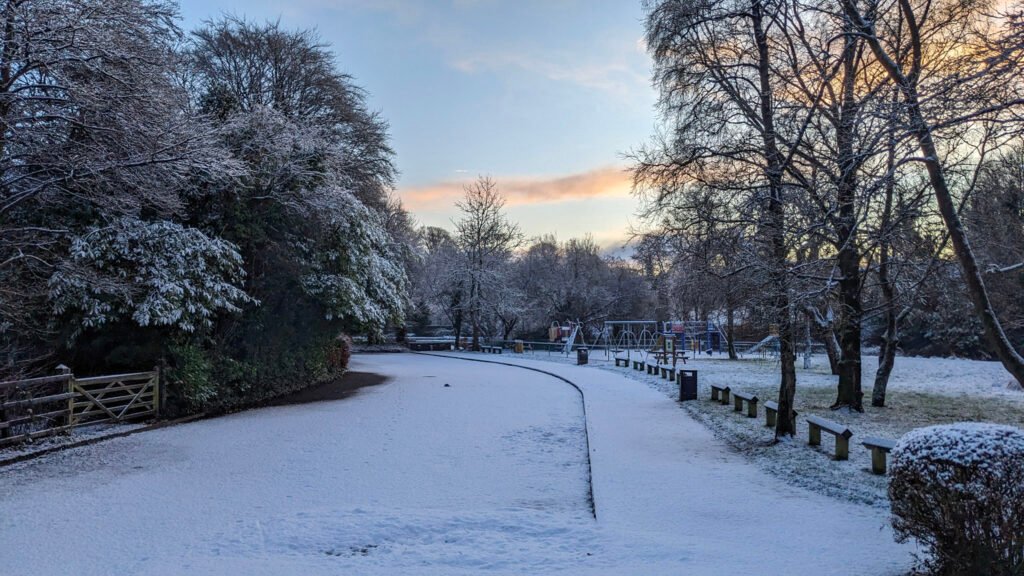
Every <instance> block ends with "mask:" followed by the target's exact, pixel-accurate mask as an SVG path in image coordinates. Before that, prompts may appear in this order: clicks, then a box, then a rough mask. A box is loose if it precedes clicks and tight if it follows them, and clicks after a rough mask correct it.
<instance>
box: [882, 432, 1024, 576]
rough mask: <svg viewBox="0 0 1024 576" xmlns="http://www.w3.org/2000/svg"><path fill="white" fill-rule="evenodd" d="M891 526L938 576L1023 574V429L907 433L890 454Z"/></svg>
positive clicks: (898, 537) (1007, 575) (900, 538)
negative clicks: (923, 552) (920, 550)
mask: <svg viewBox="0 0 1024 576" xmlns="http://www.w3.org/2000/svg"><path fill="white" fill-rule="evenodd" d="M889 499H890V500H891V502H892V513H893V519H892V522H893V527H894V528H895V531H896V537H897V539H899V540H900V541H906V540H907V539H909V538H914V539H916V540H917V541H918V542H920V543H921V544H922V545H923V546H924V547H925V548H926V549H927V550H928V551H929V552H930V558H929V559H928V560H926V561H925V565H926V567H927V568H928V569H930V570H932V571H933V572H934V573H936V574H942V575H954V574H956V575H960V574H979V575H980V574H984V575H987V576H1004V575H1005V576H1010V575H1015V576H1019V575H1021V574H1024V430H1021V429H1019V428H1015V427H1012V426H1001V425H995V424H980V423H961V424H951V425H942V426H930V427H927V428H920V429H917V430H914V431H912V432H909V433H908V434H906V435H905V436H903V438H901V439H900V441H899V442H898V443H897V444H896V447H895V449H894V450H893V452H892V467H891V472H890V478H889Z"/></svg>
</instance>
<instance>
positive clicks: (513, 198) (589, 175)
mask: <svg viewBox="0 0 1024 576" xmlns="http://www.w3.org/2000/svg"><path fill="white" fill-rule="evenodd" d="M474 180H475V178H467V179H465V180H457V181H449V182H441V183H439V184H434V185H430V186H417V187H411V188H404V189H401V190H399V195H400V196H401V197H402V202H403V203H404V204H405V207H406V208H408V209H410V210H412V211H413V212H415V211H417V210H423V209H438V208H440V207H441V206H443V205H448V206H450V205H454V204H455V202H456V201H458V200H459V199H460V198H462V195H463V186H465V185H467V184H471V183H472V182H473V181H474ZM494 180H495V181H496V182H497V183H498V190H500V191H501V194H502V195H503V196H504V197H505V199H506V201H507V204H506V205H507V206H521V205H526V204H540V203H545V202H559V201H564V200H579V199H585V198H596V197H620V198H626V197H629V195H630V188H631V186H632V179H631V176H630V174H629V173H628V172H627V171H626V170H624V169H622V168H598V169H596V170H591V171H588V172H582V173H578V174H570V175H567V176H556V177H552V178H527V177H508V178H502V177H495V178H494Z"/></svg>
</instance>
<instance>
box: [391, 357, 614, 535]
mask: <svg viewBox="0 0 1024 576" xmlns="http://www.w3.org/2000/svg"><path fill="white" fill-rule="evenodd" d="M411 353H412V354H419V355H421V356H434V357H435V358H447V359H450V360H465V361H467V362H482V363H484V364H498V365H501V366H509V367H512V368H520V369H522V370H530V371H533V372H539V373H541V374H544V375H545V376H550V377H552V378H554V379H556V380H560V381H562V382H565V383H566V384H568V385H569V386H572V387H573V388H575V389H576V391H577V392H579V394H580V405H581V406H582V407H583V440H584V442H585V444H586V447H587V492H588V497H587V501H588V502H589V504H590V515H591V516H593V517H594V520H597V500H596V499H595V498H594V466H593V463H592V461H593V458H592V457H591V448H590V419H589V418H588V417H587V396H586V394H584V393H583V389H582V388H580V387H579V386H578V385H577V384H576V383H575V382H573V381H572V380H569V379H568V378H566V377H564V376H561V375H559V374H555V373H554V372H548V371H547V370H542V369H540V368H535V367H533V366H523V365H521V364H513V363H511V362H501V361H499V360H489V359H486V358H467V357H465V356H450V355H447V354H438V353H435V352H419V351H411Z"/></svg>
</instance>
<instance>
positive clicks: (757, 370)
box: [526, 351, 1024, 508]
mask: <svg viewBox="0 0 1024 576" xmlns="http://www.w3.org/2000/svg"><path fill="white" fill-rule="evenodd" d="M633 354H634V358H636V353H635V352H634V353H633ZM526 356H528V357H532V358H536V359H539V360H544V361H547V362H555V363H559V364H563V365H569V364H574V363H575V360H576V359H575V356H571V357H569V356H565V355H562V354H559V353H557V352H552V353H548V352H536V353H533V354H532V355H531V354H527V355H526ZM802 366H803V358H802V357H801V358H798V360H797V393H796V409H797V411H798V412H799V413H800V414H801V415H802V416H801V417H798V418H797V430H798V434H797V438H796V439H795V441H793V442H789V443H785V444H782V445H774V446H770V445H769V443H770V442H771V440H772V439H773V438H774V434H773V432H772V430H771V429H770V428H767V427H765V426H764V424H765V421H764V410H763V408H762V409H760V410H759V417H758V418H757V419H751V418H746V417H745V416H744V415H742V414H739V413H736V412H733V410H732V407H731V406H721V405H719V404H716V403H713V402H710V401H708V399H709V398H710V386H711V384H718V385H723V386H730V387H732V388H733V389H738V390H743V391H746V392H752V393H755V394H757V395H758V396H759V398H760V399H761V400H762V401H764V400H774V399H776V398H777V396H778V382H779V374H778V372H779V367H778V364H777V363H776V362H774V361H771V360H762V359H759V358H748V359H741V360H739V361H730V360H727V359H725V357H724V356H713V357H708V356H698V357H697V358H692V359H690V361H689V363H688V364H687V365H686V366H685V367H686V368H687V369H692V370H697V375H698V382H699V386H698V389H699V401H697V402H686V403H683V404H680V407H681V408H682V409H683V411H684V412H685V413H687V414H689V415H690V416H692V417H693V418H695V419H697V420H698V421H700V422H702V423H703V424H704V425H705V426H707V427H708V428H710V429H711V430H712V431H714V433H715V435H716V436H717V437H718V438H720V439H721V440H722V441H724V442H726V443H728V444H729V445H730V446H731V447H732V448H733V449H734V450H736V451H738V452H741V453H743V454H744V455H745V456H747V457H748V458H750V459H751V460H752V461H753V462H754V463H756V464H757V465H759V466H760V467H761V468H762V469H764V470H766V471H768V472H770V473H771V474H773V475H774V476H776V477H778V478H781V479H783V480H784V481H786V482H787V483H789V484H792V485H795V486H800V487H804V488H807V489H810V490H813V491H816V492H821V493H823V494H827V495H830V496H833V497H837V498H842V499H846V500H850V501H852V502H858V503H864V504H870V505H874V506H878V507H880V508H888V505H889V501H888V497H887V495H886V479H885V477H884V476H876V475H873V474H871V473H870V472H869V470H870V467H871V453H870V451H868V450H867V449H866V448H864V447H862V446H861V445H860V444H859V442H860V439H862V438H865V437H868V436H881V437H885V438H893V439H897V438H899V437H900V436H902V435H903V434H905V433H906V432H909V431H910V430H913V429H915V428H920V427H923V426H930V425H934V424H945V423H952V422H962V421H971V422H994V423H999V424H1011V425H1015V426H1020V427H1024V393H1022V392H1019V391H1017V390H1014V389H1013V388H1012V387H1011V386H1008V383H1009V382H1010V381H1011V378H1010V376H1009V374H1007V372H1006V370H1005V369H1003V367H1002V365H1000V364H999V363H998V362H982V361H976V360H965V359H944V358H914V357H900V358H897V359H896V365H895V368H894V370H893V373H892V377H891V378H890V382H889V387H888V395H887V402H886V407H885V408H874V407H871V406H866V409H865V412H864V413H862V414H861V413H856V412H843V411H840V412H833V411H831V410H830V409H829V406H830V405H831V404H832V402H833V401H834V400H835V394H836V392H835V387H836V377H835V376H833V375H832V374H831V372H830V370H829V366H828V359H827V358H826V357H825V356H823V355H822V356H813V357H812V359H811V366H810V368H809V369H804V368H803V367H802ZM877 366H878V363H877V358H876V357H874V356H871V355H867V354H866V355H865V356H864V367H863V372H864V373H863V383H864V384H863V385H864V389H865V404H869V403H870V402H869V399H870V394H871V386H872V384H873V382H874V372H875V369H876V368H877ZM589 367H590V368H592V369H593V368H596V369H600V370H603V371H613V372H616V373H619V374H621V375H623V376H625V377H628V378H630V379H633V380H635V381H638V382H642V383H644V384H645V385H647V386H649V387H651V388H654V389H656V390H659V391H661V392H662V393H663V394H665V395H666V396H667V397H669V398H677V397H678V394H679V388H678V386H677V385H676V384H675V383H674V382H670V381H667V380H663V379H661V378H658V377H655V376H648V375H647V374H646V373H642V372H636V371H634V370H632V369H631V368H630V369H626V368H621V367H620V368H616V367H615V366H614V362H613V361H612V360H611V359H610V357H608V358H606V354H605V352H604V351H593V352H592V353H591V357H590V364H589ZM809 414H816V415H819V416H822V417H825V418H828V419H831V420H835V421H837V422H841V423H843V424H845V425H846V426H849V427H850V429H851V430H852V431H853V433H854V436H853V438H852V439H851V441H850V442H851V446H850V459H849V460H848V461H845V462H836V461H834V460H832V459H831V458H830V457H829V455H830V454H831V453H832V449H833V448H832V438H831V437H830V436H828V435H825V436H824V438H823V446H822V447H821V448H812V447H810V446H808V445H807V424H806V420H805V419H804V417H806V416H807V415H809Z"/></svg>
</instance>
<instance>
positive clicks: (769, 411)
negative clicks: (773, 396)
mask: <svg viewBox="0 0 1024 576" xmlns="http://www.w3.org/2000/svg"><path fill="white" fill-rule="evenodd" d="M778 413H779V403H778V402H774V401H772V400H766V401H765V403H764V425H765V426H769V427H771V428H775V417H776V416H777V415H778ZM799 415H800V413H799V412H797V411H796V410H793V418H794V419H796V417H797V416H799Z"/></svg>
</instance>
